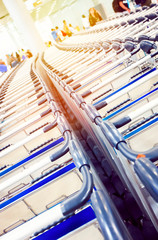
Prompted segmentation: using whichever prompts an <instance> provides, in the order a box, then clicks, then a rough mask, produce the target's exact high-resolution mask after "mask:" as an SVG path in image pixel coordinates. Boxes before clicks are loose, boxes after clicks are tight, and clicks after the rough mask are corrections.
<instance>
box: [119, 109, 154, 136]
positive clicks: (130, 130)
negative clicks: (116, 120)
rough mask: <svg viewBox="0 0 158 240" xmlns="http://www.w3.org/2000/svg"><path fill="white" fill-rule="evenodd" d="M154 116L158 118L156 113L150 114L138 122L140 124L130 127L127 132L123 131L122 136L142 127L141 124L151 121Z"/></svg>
mask: <svg viewBox="0 0 158 240" xmlns="http://www.w3.org/2000/svg"><path fill="white" fill-rule="evenodd" d="M156 116H158V113H154V114H152V115H151V116H149V117H147V118H145V119H143V120H142V121H140V122H138V123H136V124H134V125H132V126H131V127H129V128H128V129H127V130H125V131H124V132H123V134H124V133H125V134H127V133H128V132H132V131H133V130H135V129H136V128H138V127H140V126H142V125H143V124H145V123H147V122H149V121H150V120H151V119H153V118H155V117H156Z"/></svg>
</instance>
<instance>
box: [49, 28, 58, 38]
mask: <svg viewBox="0 0 158 240" xmlns="http://www.w3.org/2000/svg"><path fill="white" fill-rule="evenodd" d="M51 35H52V37H53V40H54V41H58V36H57V31H56V29H55V28H52V29H51Z"/></svg>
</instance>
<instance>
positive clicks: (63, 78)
mask: <svg viewBox="0 0 158 240" xmlns="http://www.w3.org/2000/svg"><path fill="white" fill-rule="evenodd" d="M68 77H69V76H68V75H64V76H62V78H61V79H62V80H65V79H67V78H68Z"/></svg>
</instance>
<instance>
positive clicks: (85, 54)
mask: <svg viewBox="0 0 158 240" xmlns="http://www.w3.org/2000/svg"><path fill="white" fill-rule="evenodd" d="M157 11H158V9H157V5H152V6H151V8H147V7H144V8H143V9H137V11H136V12H133V13H131V14H119V15H115V16H114V17H112V18H110V19H108V20H107V21H106V22H102V23H100V24H98V25H96V26H94V27H93V28H90V29H89V30H86V31H84V32H82V33H80V34H76V35H73V36H72V37H70V38H68V39H67V40H65V41H64V42H62V43H59V44H55V45H54V46H52V47H51V48H49V49H47V50H46V51H45V52H43V53H42V54H41V55H39V56H37V57H36V59H27V60H26V61H25V62H23V63H22V64H21V65H20V66H18V67H16V69H15V70H14V71H13V72H12V73H11V74H10V75H8V76H7V77H6V79H5V80H4V81H3V83H2V85H1V99H0V100H1V105H0V107H1V108H0V112H1V116H0V118H1V119H0V120H1V123H0V130H1V135H0V148H1V149H0V159H1V163H0V176H1V178H0V194H1V196H0V210H1V212H0V222H1V224H0V234H1V236H0V239H2V240H5V239H6V240H9V239H11V240H14V239H16V240H18V239H19V240H24V239H39V240H40V239H75V240H76V239H81V238H82V239H97V240H98V239H150V238H152V239H157V236H158V169H157V160H158V147H157V130H158V125H157V119H158V112H157V111H158V94H157V86H158V77H157V76H158V70H157V62H158V61H157V57H158V56H157V55H158V50H157V41H158V35H157V34H158V32H157V22H158V21H157V19H158V14H157Z"/></svg>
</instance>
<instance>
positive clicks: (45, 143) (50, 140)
mask: <svg viewBox="0 0 158 240" xmlns="http://www.w3.org/2000/svg"><path fill="white" fill-rule="evenodd" d="M52 141H54V138H51V139H49V140H48V141H46V142H44V143H42V144H41V145H39V146H37V147H35V148H34V149H32V150H30V153H32V152H34V151H36V150H38V149H39V148H41V147H43V146H45V145H47V144H48V143H50V142H52Z"/></svg>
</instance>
